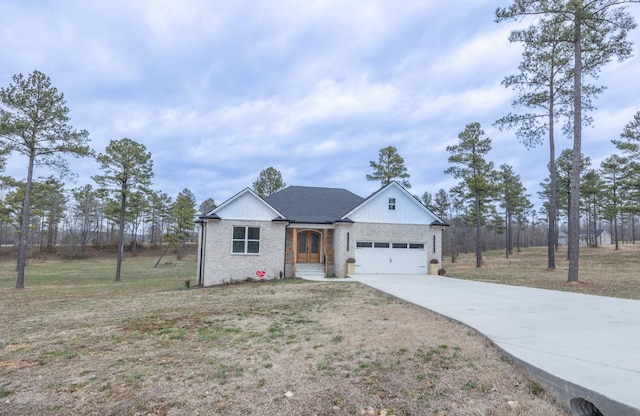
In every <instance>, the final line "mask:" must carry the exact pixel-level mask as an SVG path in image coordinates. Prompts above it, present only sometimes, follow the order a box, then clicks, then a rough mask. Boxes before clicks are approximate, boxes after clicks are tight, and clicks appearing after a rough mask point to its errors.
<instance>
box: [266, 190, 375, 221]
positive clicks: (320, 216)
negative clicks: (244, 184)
mask: <svg viewBox="0 0 640 416" xmlns="http://www.w3.org/2000/svg"><path fill="white" fill-rule="evenodd" d="M265 201H267V202H268V203H269V204H270V205H271V206H272V207H274V208H275V209H277V210H278V211H280V212H281V213H282V214H283V215H284V216H285V217H286V218H287V219H288V220H289V221H291V222H306V223H314V224H324V223H332V222H336V221H338V220H339V219H340V218H341V217H342V216H343V215H345V214H346V213H347V212H349V211H351V210H352V209H353V208H355V207H356V206H358V205H359V204H361V203H362V201H364V198H362V197H360V196H358V195H356V194H354V193H352V192H349V191H347V190H346V189H339V188H316V187H311V186H289V187H287V188H285V189H283V190H281V191H278V192H276V193H274V194H271V195H269V196H268V197H266V198H265Z"/></svg>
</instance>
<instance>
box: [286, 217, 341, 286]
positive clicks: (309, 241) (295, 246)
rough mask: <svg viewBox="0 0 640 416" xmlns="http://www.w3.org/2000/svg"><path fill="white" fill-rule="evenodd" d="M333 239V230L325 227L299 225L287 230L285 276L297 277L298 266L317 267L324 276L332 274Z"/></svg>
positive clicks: (333, 271)
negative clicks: (320, 268) (319, 267)
mask: <svg viewBox="0 0 640 416" xmlns="http://www.w3.org/2000/svg"><path fill="white" fill-rule="evenodd" d="M333 239H334V230H333V228H329V227H326V226H325V227H322V226H318V225H315V224H308V225H304V224H299V225H295V226H290V227H289V228H287V234H286V238H285V276H286V277H298V273H297V272H298V266H299V265H319V266H321V267H322V270H323V271H324V275H325V276H330V275H332V274H334V273H335V270H334V248H333ZM307 268H308V267H307Z"/></svg>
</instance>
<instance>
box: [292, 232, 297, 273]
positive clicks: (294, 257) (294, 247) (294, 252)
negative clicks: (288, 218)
mask: <svg viewBox="0 0 640 416" xmlns="http://www.w3.org/2000/svg"><path fill="white" fill-rule="evenodd" d="M291 230H292V231H293V234H292V235H291V264H292V265H293V277H296V261H297V260H298V229H297V228H292V229H291Z"/></svg>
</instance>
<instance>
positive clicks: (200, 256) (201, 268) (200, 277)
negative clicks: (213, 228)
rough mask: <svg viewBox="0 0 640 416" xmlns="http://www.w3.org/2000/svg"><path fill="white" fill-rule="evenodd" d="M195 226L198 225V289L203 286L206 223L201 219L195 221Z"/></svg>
mask: <svg viewBox="0 0 640 416" xmlns="http://www.w3.org/2000/svg"><path fill="white" fill-rule="evenodd" d="M196 223H197V224H199V225H200V252H199V253H198V260H199V261H198V266H199V267H198V287H203V286H204V263H205V261H204V260H205V247H204V244H205V241H206V238H205V233H206V227H205V226H206V222H205V221H204V220H202V219H200V220H198V221H196Z"/></svg>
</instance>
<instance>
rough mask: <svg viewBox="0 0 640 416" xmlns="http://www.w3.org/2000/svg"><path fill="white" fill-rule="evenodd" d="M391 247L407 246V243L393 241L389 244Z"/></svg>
mask: <svg viewBox="0 0 640 416" xmlns="http://www.w3.org/2000/svg"><path fill="white" fill-rule="evenodd" d="M391 247H393V248H407V243H393V244H392V245H391Z"/></svg>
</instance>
